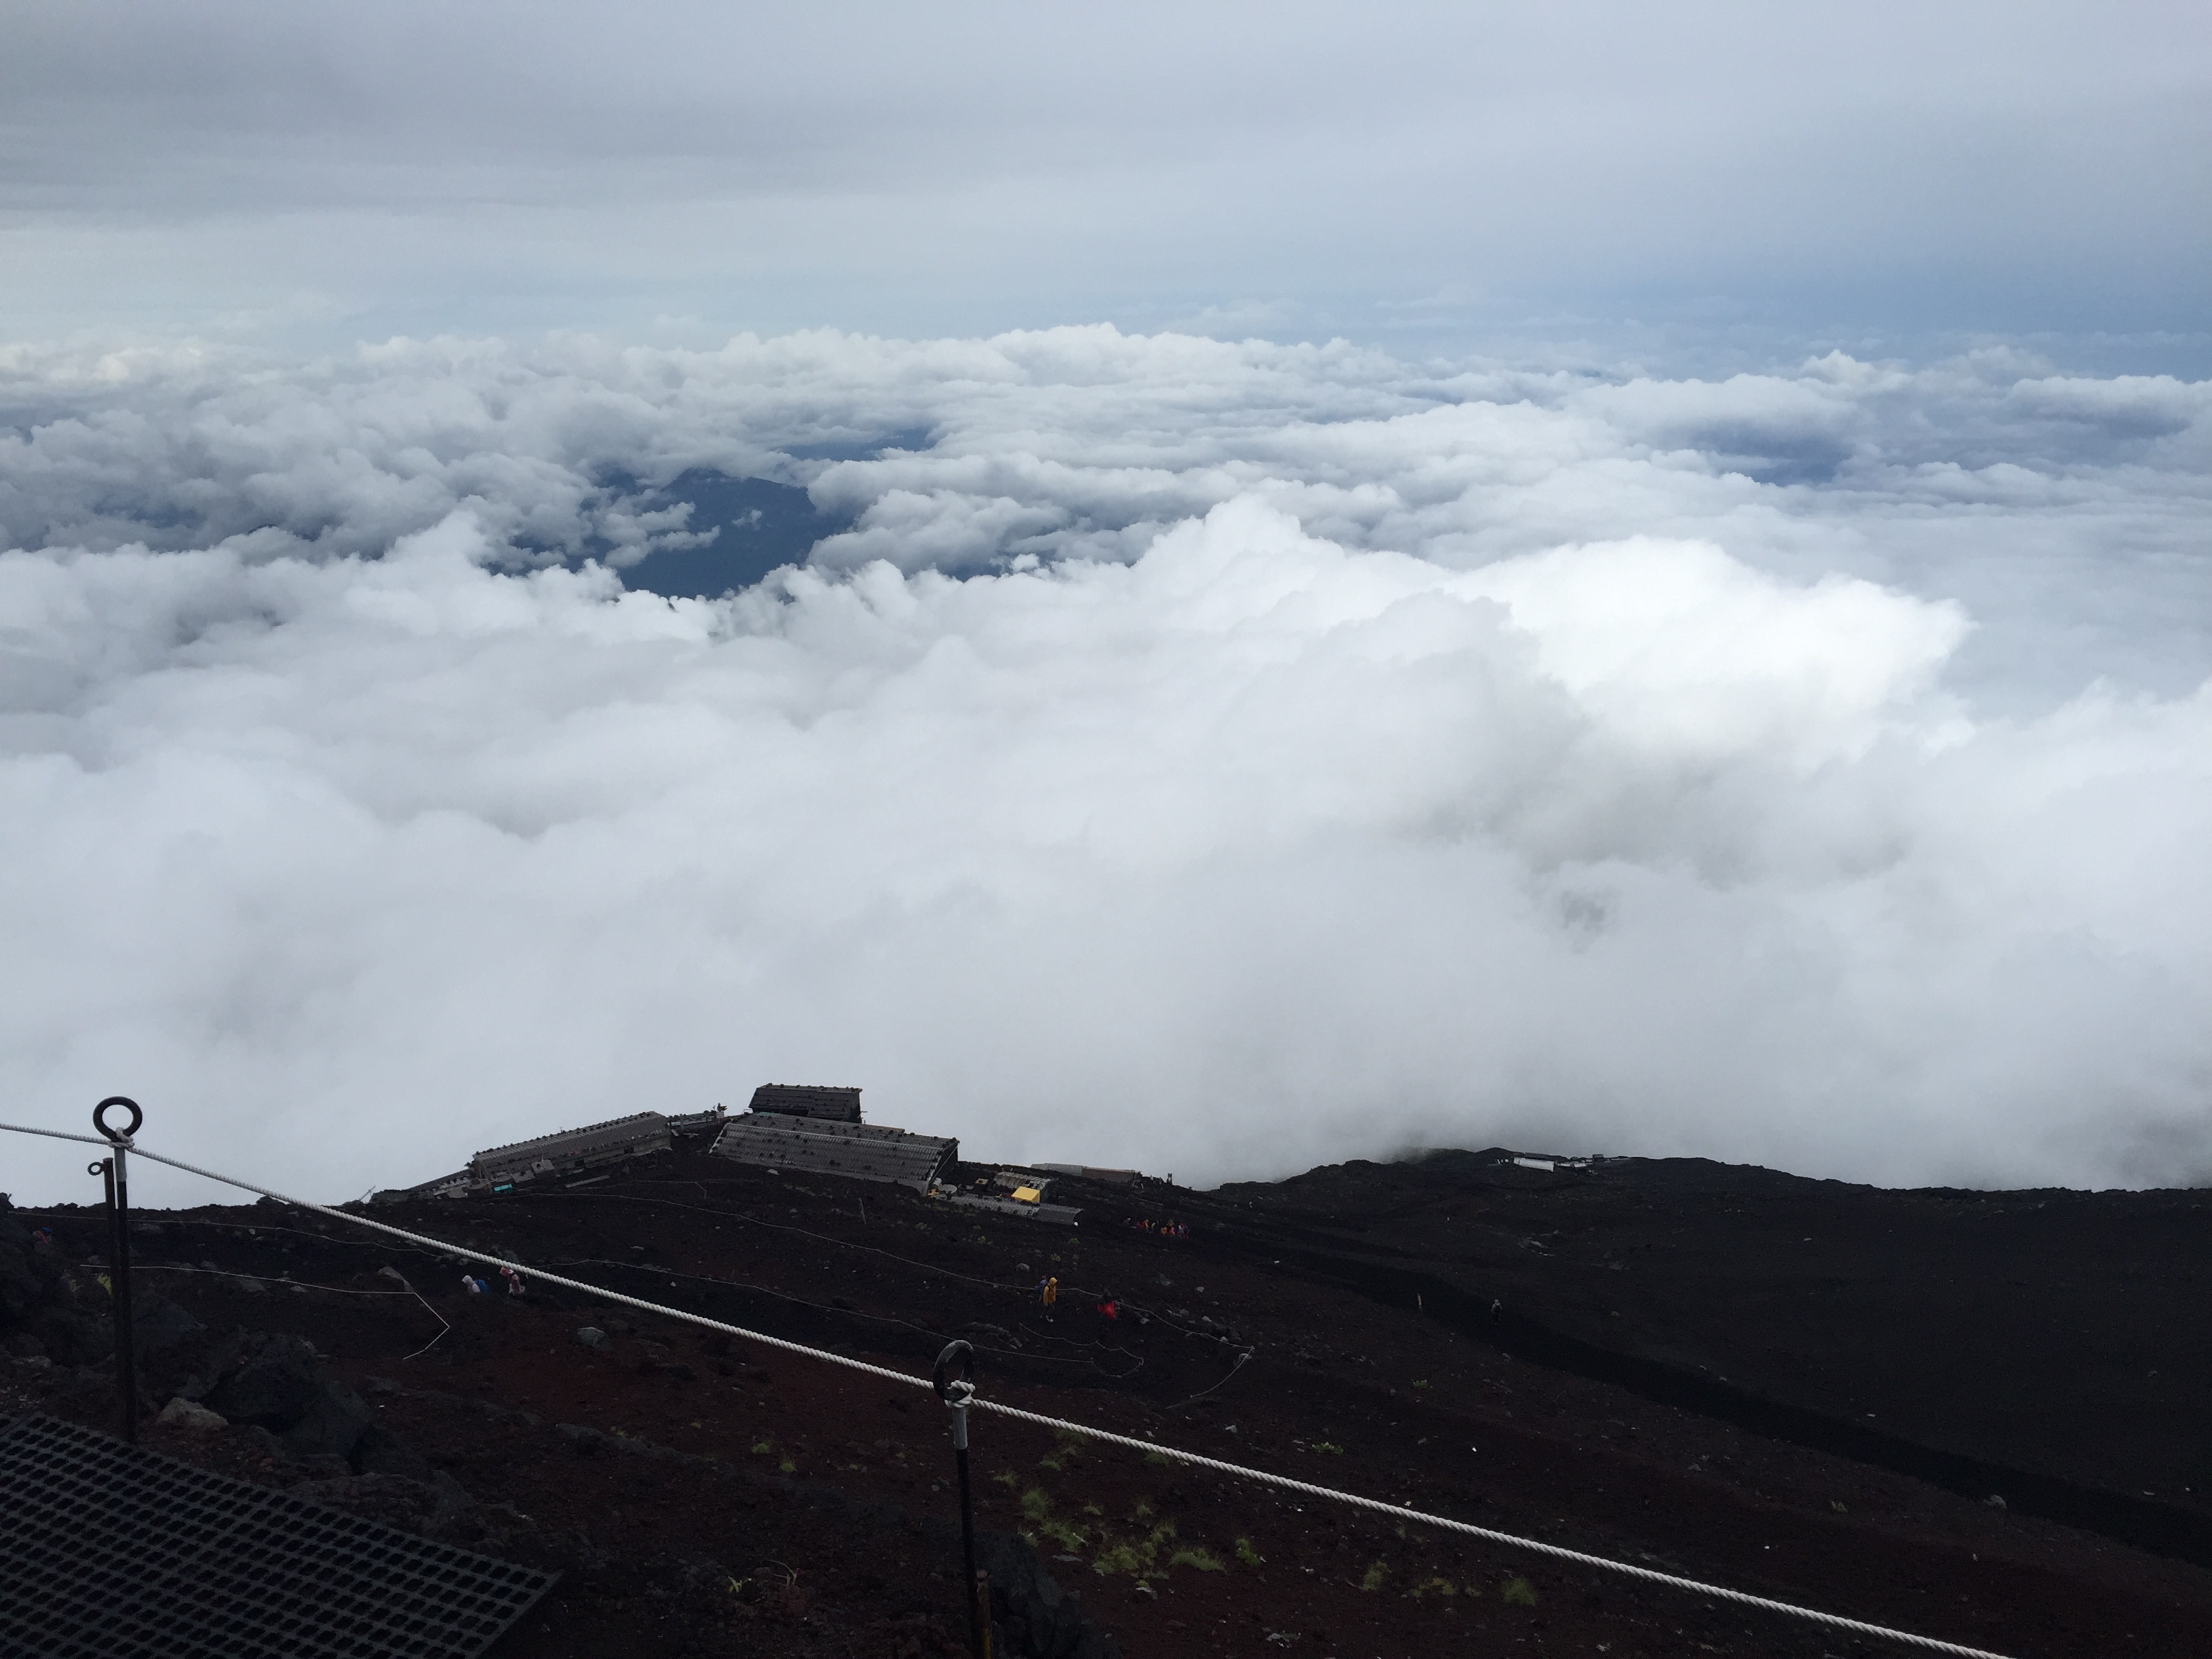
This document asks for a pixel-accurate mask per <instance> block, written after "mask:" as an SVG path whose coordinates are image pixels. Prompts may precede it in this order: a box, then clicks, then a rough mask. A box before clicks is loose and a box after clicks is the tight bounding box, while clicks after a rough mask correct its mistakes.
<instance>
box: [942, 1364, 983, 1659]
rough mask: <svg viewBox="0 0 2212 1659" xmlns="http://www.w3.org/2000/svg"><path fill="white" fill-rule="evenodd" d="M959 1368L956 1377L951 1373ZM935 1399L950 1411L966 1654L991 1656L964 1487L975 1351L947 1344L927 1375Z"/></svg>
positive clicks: (971, 1505)
mask: <svg viewBox="0 0 2212 1659" xmlns="http://www.w3.org/2000/svg"><path fill="white" fill-rule="evenodd" d="M955 1366H957V1367H959V1370H960V1375H959V1376H953V1375H952V1370H953V1368H954V1367H955ZM929 1381H930V1385H931V1386H932V1387H933V1388H934V1389H936V1390H937V1397H938V1398H939V1400H942V1401H944V1402H945V1404H946V1405H947V1406H948V1407H951V1411H952V1461H953V1462H954V1463H955V1464H956V1465H957V1467H958V1468H959V1471H960V1561H961V1565H962V1568H963V1571H962V1573H961V1575H960V1585H961V1589H962V1590H963V1593H964V1594H965V1595H966V1596H967V1598H968V1651H969V1653H971V1654H972V1655H974V1656H975V1659H990V1656H991V1591H990V1588H989V1580H988V1578H987V1577H986V1575H984V1574H982V1573H980V1572H978V1571H975V1499H974V1498H973V1497H972V1496H971V1495H970V1491H969V1485H968V1407H969V1402H970V1401H973V1400H974V1399H975V1349H974V1348H973V1347H972V1346H969V1344H967V1343H965V1342H950V1343H947V1344H946V1345H945V1352H943V1353H941V1354H939V1355H938V1356H937V1364H936V1367H935V1369H934V1370H932V1371H931V1373H930V1377H929Z"/></svg>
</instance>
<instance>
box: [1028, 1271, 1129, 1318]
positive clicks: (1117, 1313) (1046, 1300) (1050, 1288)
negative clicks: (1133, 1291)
mask: <svg viewBox="0 0 2212 1659" xmlns="http://www.w3.org/2000/svg"><path fill="white" fill-rule="evenodd" d="M1036 1293H1037V1306H1038V1307H1039V1308H1041V1309H1042V1310H1044V1316H1045V1317H1046V1318H1047V1319H1050V1318H1051V1317H1052V1310H1054V1308H1056V1307H1058V1306H1059V1305H1060V1280H1059V1279H1057V1278H1055V1277H1054V1275H1052V1274H1051V1273H1047V1274H1046V1275H1045V1276H1044V1277H1043V1278H1042V1279H1039V1280H1037V1286H1036ZM1098 1316H1099V1317H1100V1318H1101V1319H1119V1318H1121V1302H1120V1301H1119V1300H1118V1299H1117V1298H1116V1297H1115V1295H1114V1292H1113V1291H1107V1292H1106V1294H1105V1295H1103V1296H1102V1297H1099V1298H1098Z"/></svg>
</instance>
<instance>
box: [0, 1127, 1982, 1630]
mask: <svg viewBox="0 0 2212 1659" xmlns="http://www.w3.org/2000/svg"><path fill="white" fill-rule="evenodd" d="M0 1129H17V1130H21V1132H22V1133H29V1134H37V1135H46V1136H49V1137H51V1138H52V1139H57V1140H82V1141H88V1142H91V1144H93V1145H95V1146H103V1145H108V1144H111V1143H108V1142H106V1141H104V1140H103V1141H92V1138H91V1137H90V1136H88V1135H72V1134H64V1133H62V1132H61V1131H59V1130H57V1129H31V1128H27V1127H24V1126H21V1125H18V1124H14V1123H0ZM112 1144H117V1145H120V1146H124V1147H125V1148H127V1149H128V1150H129V1151H131V1152H135V1153H137V1155H138V1156H139V1157H141V1158H152V1159H153V1160H154V1161H155V1163H157V1164H167V1165H168V1166H169V1167H170V1168H171V1169H173V1170H185V1172H186V1173H188V1174H191V1175H196V1176H205V1177H206V1178H207V1179H208V1180H210V1181H216V1182H222V1184H223V1185H224V1186H226V1187H235V1188H239V1189H240V1191H242V1192H248V1193H258V1194H260V1195H261V1196H262V1197H264V1198H273V1199H275V1200H276V1201H277V1202H278V1203H280V1204H289V1205H292V1206H295V1207H296V1208H299V1209H302V1210H309V1211H312V1212H314V1213H315V1214H317V1215H325V1216H329V1217H330V1218H331V1219H333V1220H336V1221H343V1222H348V1223H349V1224H351V1225H354V1226H356V1227H368V1228H371V1229H373V1230H374V1231H377V1232H380V1233H386V1234H389V1235H390V1236H391V1237H394V1238H404V1239H406V1240H407V1241H408V1242H409V1243H415V1244H425V1245H428V1246H430V1247H431V1248H433V1249H441V1250H444V1251H446V1252H447V1254H449V1255H456V1256H460V1257H464V1258H465V1259H468V1260H471V1261H482V1262H484V1263H487V1264H488V1265H490V1266H493V1267H508V1268H512V1269H513V1271H515V1272H516V1273H523V1274H525V1275H526V1276H528V1277H530V1278H532V1279H544V1280H545V1281H546V1283H548V1284H550V1285H562V1286H563V1287H565V1288H566V1289H568V1290H572V1291H587V1292H589V1293H590V1294H592V1295H593V1296H598V1297H605V1298H606V1299H607V1300H608V1301H611V1302H620V1303H623V1304H627V1305H628V1306H629V1307H633V1308H637V1309H640V1310H643V1311H645V1312H647V1313H655V1314H659V1315H661V1316H664V1317H665V1318H670V1319H677V1320H681V1321H683V1322H685V1323H686V1324H691V1325H702V1326H704V1327H706V1328H708V1329H709V1330H717V1331H724V1332H726V1333H728V1334H730V1335H732V1336H741V1337H744V1339H745V1340H747V1341H750V1342H759V1343H763V1344H764V1345H766V1346H769V1347H773V1348H781V1349H782V1350H784V1351H785V1352H787V1353H796V1354H804V1355H805V1356H806V1357H807V1358H810V1359H819V1360H822V1361H823V1362H825V1363H827V1364H832V1365H842V1366H843V1367H844V1368H845V1369H846V1370H854V1371H860V1372H861V1373H863V1374H864V1375H866V1376H874V1377H879V1378H881V1379H882V1380H883V1381H884V1382H886V1383H903V1384H905V1385H906V1386H907V1387H908V1388H915V1389H930V1390H931V1391H932V1392H933V1393H934V1392H935V1386H934V1384H933V1383H932V1381H931V1379H930V1378H928V1377H926V1376H913V1375H911V1374H910V1373H908V1372H906V1371H898V1370H891V1369H890V1367H889V1366H886V1365H872V1364H868V1362H867V1361H866V1360H863V1359H854V1358H850V1357H849V1356H848V1355H845V1354H841V1353H834V1352H830V1351H829V1350H828V1349H825V1348H810V1347H808V1346H806V1345H805V1343H803V1342H792V1341H787V1340H785V1339H784V1338H782V1337H780V1336H769V1335H767V1334H764V1333H763V1332H759V1331H749V1330H746V1329H744V1328H743V1327H742V1326H737V1325H727V1324H725V1323H723V1322H721V1321H720V1320H718V1319H708V1317H706V1316H704V1315H703V1314H695V1313H686V1312H685V1311H684V1310H683V1309H681V1308H670V1307H664V1306H663V1305H661V1304H659V1303H656V1302H647V1301H645V1300H644V1299H643V1298H641V1297H635V1296H625V1295H623V1293H622V1292H621V1291H611V1290H608V1289H606V1288H605V1286H603V1285H588V1284H586V1283H584V1282H582V1281H581V1280H580V1279H564V1278H562V1276H561V1275H560V1274H558V1273H547V1272H546V1271H545V1270H544V1268H542V1267H522V1266H520V1264H519V1263H516V1262H512V1261H507V1260H506V1259H505V1258H503V1257H501V1256H495V1255H485V1254H484V1253H483V1251H481V1250H472V1249H463V1248H462V1247H460V1246H459V1245H454V1244H447V1243H443V1242H442V1241H441V1240H439V1239H435V1238H431V1237H427V1236H426V1235H424V1234H422V1233H411V1232H409V1231H406V1229H404V1228H402V1227H394V1226H392V1225H388V1224H387V1223H385V1222H381V1221H372V1220H370V1219H369V1218H368V1217H367V1216H358V1215H351V1214H349V1213H348V1212H345V1211H343V1210H337V1209H332V1208H331V1207H330V1206H326V1205H322V1204H311V1203H309V1202H308V1201H307V1200H305V1199H298V1198H293V1197H290V1196H289V1195H288V1194H283V1193H280V1192H276V1191H274V1190H272V1189H271V1188H267V1187H260V1186H257V1185H255V1184H254V1183H253V1182H250V1181H242V1180H240V1179H239V1177H237V1176H227V1175H218V1174H216V1171H214V1170H204V1169H202V1168H201V1167H200V1166H199V1165H198V1164H187V1163H185V1161H184V1159H182V1158H170V1157H167V1156H166V1155H165V1154H163V1153H161V1152H148V1151H147V1150H146V1149H145V1148H144V1147H143V1146H139V1145H137V1142H136V1141H135V1140H133V1139H131V1137H129V1136H127V1135H126V1136H125V1137H123V1138H122V1139H121V1140H120V1141H118V1142H116V1143H112ZM965 1403H966V1405H967V1406H969V1407H973V1408H975V1410H978V1411H986V1412H990V1413H994V1414H995V1415H997V1416H1000V1417H1005V1418H1010V1419H1013V1420H1014V1421H1016V1422H1020V1423H1033V1424H1036V1425H1037V1426H1039V1427H1040V1428H1046V1429H1052V1430H1054V1431H1064V1432H1066V1433H1068V1434H1074V1435H1080V1436H1082V1437H1085V1438H1086V1439H1091V1440H1097V1441H1101V1442H1103V1443H1105V1444H1107V1445H1112V1446H1124V1447H1127V1448H1128V1449H1130V1450H1132V1451H1138V1452H1143V1453H1146V1454H1147V1455H1158V1456H1161V1457H1164V1458H1167V1459H1168V1460H1170V1462H1177V1463H1186V1464H1188V1465H1189V1466H1190V1467H1192V1468H1200V1469H1209V1470H1212V1472H1213V1473H1215V1474H1225V1475H1227V1476H1229V1477H1230V1478H1231V1479H1232V1480H1251V1481H1255V1482H1257V1483H1259V1484H1260V1485H1261V1486H1274V1487H1278V1488H1279V1489H1281V1490H1282V1491H1285V1492H1298V1493H1301V1494H1303V1495H1304V1496H1305V1497H1308V1498H1325V1499H1327V1500H1328V1501H1329V1502H1331V1503H1336V1504H1351V1505H1352V1507H1353V1508H1355V1509H1362V1510H1370V1511H1371V1512H1372V1513H1374V1514H1376V1515H1385V1516H1391V1517H1392V1518H1393V1519H1395V1520H1400V1521H1413V1522H1419V1523H1420V1524H1421V1525H1423V1526H1427V1527H1440V1528H1443V1529H1444V1530H1445V1531H1447V1532H1455V1533H1459V1534H1462V1535H1464V1536H1466V1537H1468V1538H1477V1539H1480V1540H1481V1541H1483V1542H1485V1543H1487V1544H1496V1545H1500V1546H1502V1547H1505V1548H1507V1549H1516V1550H1527V1551H1529V1552H1531V1553H1534V1554H1537V1555H1542V1556H1547V1557H1549V1558H1550V1559H1553V1560H1555V1561H1565V1562H1567V1563H1569V1564H1571V1565H1575V1566H1578V1567H1593V1568H1595V1569H1597V1570H1598V1571H1601V1572H1617V1573H1620V1574H1622V1575H1624V1576H1626V1577H1630V1578H1634V1579H1638V1580H1640V1581H1641V1582H1643V1583H1648V1584H1662V1585H1665V1586H1666V1587H1667V1588H1668V1589H1679V1590H1685V1591H1687V1592H1688V1593H1689V1594H1691V1595H1704V1596H1710V1597H1712V1598H1714V1599H1716V1600H1718V1601H1728V1602H1732V1603H1734V1604H1735V1606H1737V1607H1757V1608H1759V1610H1761V1611H1762V1612H1765V1613H1781V1614H1783V1615H1784V1617H1786V1618H1790V1619H1803V1620H1809V1621H1811V1622H1812V1623H1814V1624H1817V1625H1826V1626H1828V1627H1829V1628H1831V1629H1833V1630H1844V1631H1850V1632H1852V1633H1853V1634H1855V1635H1859V1636H1871V1637H1875V1638H1879V1639H1881V1640H1882V1641H1886V1642H1901V1643H1903V1644H1905V1645H1906V1646H1907V1647H1916V1648H1920V1649H1923V1650H1926V1651H1928V1652H1930V1653H1948V1654H1953V1655H1955V1656H1957V1659H2007V1656H2005V1655H2003V1654H1999V1653H1993V1652H1991V1651H1990V1650H1988V1649H1986V1648H1970V1647H1965V1646H1962V1645H1960V1644H1958V1643H1956V1642H1945V1641H1942V1640H1939V1639H1938V1638H1936V1637H1933V1636H1919V1635H1916V1634H1914V1633H1913V1632H1911V1631H1902V1630H1893V1629H1891V1628H1889V1627H1888V1626H1886V1625H1874V1624H1869V1623H1867V1622H1866V1621H1865V1620H1859V1619H1847V1618H1845V1617H1844V1616H1843V1615H1842V1614H1841V1613H1822V1612H1820V1611H1819V1610H1818V1609H1816V1608H1813V1607H1797V1606H1796V1605H1795V1604H1793V1603H1791V1602H1788V1601H1771V1600H1770V1599H1768V1598H1767V1597H1765V1596H1763V1595H1750V1594H1748V1593H1747V1592H1746V1591H1743V1590H1734V1589H1727V1588H1725V1587H1723V1586H1722V1585H1719V1584H1708V1583H1703V1582H1701V1581H1700V1580H1698V1579H1695V1578H1685V1577H1680V1576H1678V1575H1676V1574H1674V1573H1671V1572H1660V1571H1656V1570H1654V1569H1652V1568H1650V1567H1638V1566H1632V1565H1629V1564H1628V1563H1627V1562H1626V1561H1615V1560H1613V1559H1609V1558H1608V1557H1606V1556H1602V1555H1590V1554H1587V1553H1584V1552H1583V1551H1581V1550H1572V1549H1569V1548H1567V1547H1565V1545H1561V1544H1547V1543H1545V1542H1544V1541H1541V1539H1535V1538H1522V1537H1520V1536H1518V1535H1517V1534H1513V1533H1510V1532H1498V1531H1495V1530H1493V1529H1492V1528H1488V1527H1478V1526H1476V1525H1474V1523H1473V1522H1468V1521H1454V1520H1452V1519H1450V1518H1449V1516H1441V1515H1431V1514H1429V1513H1428V1512H1427V1511H1425V1510H1415V1509H1407V1507H1406V1506H1405V1505H1403V1504H1386V1503H1384V1502H1383V1501H1382V1500H1381V1499H1380V1498H1362V1497H1361V1496H1359V1495H1358V1493H1357V1492H1339V1491H1337V1490H1335V1489H1334V1487H1330V1486H1315V1485H1313V1484H1312V1483H1311V1482H1310V1481H1305V1480H1293V1479H1291V1477H1290V1476H1289V1475H1284V1474H1268V1473H1267V1472H1266V1471H1265V1470H1263V1469H1253V1468H1245V1467H1244V1466H1243V1464H1241V1463H1225V1462H1221V1461H1220V1460H1219V1459H1218V1458H1213V1457H1205V1456H1201V1455H1200V1454H1198V1453H1196V1452H1187V1451H1183V1450H1181V1449H1178V1448H1176V1447H1173V1446H1163V1445H1159V1444H1158V1443H1155V1442H1152V1441H1150V1440H1139V1439H1136V1438H1134V1437H1132V1436H1129V1435H1126V1434H1115V1433H1114V1432H1112V1431H1110V1430H1107V1429H1100V1428H1094V1427H1093V1426H1091V1425H1090V1424H1088V1423H1076V1422H1071V1421H1070V1420H1068V1419H1066V1418H1060V1417H1048V1416H1046V1415H1045V1414H1044V1413H1042V1412H1031V1411H1024V1410H1023V1409H1022V1408H1021V1407H1018V1406H1008V1405H1004V1404H1001V1403H1000V1401H995V1400H986V1399H984V1398H982V1397H981V1395H975V1394H973V1393H972V1392H971V1393H969V1395H968V1396H967V1398H966V1402H965Z"/></svg>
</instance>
